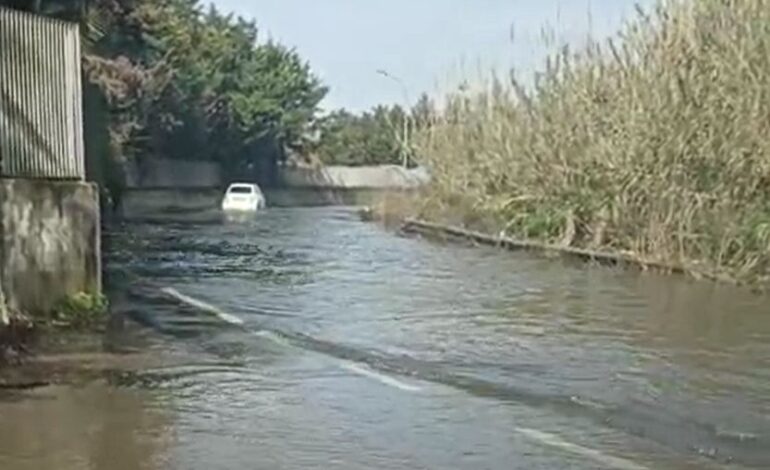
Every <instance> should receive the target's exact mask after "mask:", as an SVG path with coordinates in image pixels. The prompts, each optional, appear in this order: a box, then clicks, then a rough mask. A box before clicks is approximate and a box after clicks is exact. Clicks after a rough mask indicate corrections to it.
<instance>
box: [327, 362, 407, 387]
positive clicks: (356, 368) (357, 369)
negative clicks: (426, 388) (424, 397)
mask: <svg viewBox="0 0 770 470" xmlns="http://www.w3.org/2000/svg"><path fill="white" fill-rule="evenodd" d="M341 367H342V368H343V369H345V370H348V371H350V372H353V373H355V374H358V375H362V376H364V377H368V378H370V379H372V380H376V381H377V382H380V383H381V384H385V385H388V386H390V387H395V388H397V389H399V390H403V391H405V392H419V391H420V390H422V389H421V388H420V387H418V386H416V385H411V384H408V383H406V382H402V381H400V380H398V379H395V378H393V377H390V376H387V375H384V374H380V373H378V372H375V371H373V370H371V369H369V368H367V367H363V366H361V365H358V364H354V363H350V362H345V363H343V364H342V365H341Z"/></svg>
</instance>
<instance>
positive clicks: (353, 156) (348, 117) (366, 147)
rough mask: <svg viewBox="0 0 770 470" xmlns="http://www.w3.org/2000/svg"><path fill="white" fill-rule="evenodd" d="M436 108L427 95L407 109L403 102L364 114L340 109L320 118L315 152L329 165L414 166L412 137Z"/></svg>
mask: <svg viewBox="0 0 770 470" xmlns="http://www.w3.org/2000/svg"><path fill="white" fill-rule="evenodd" d="M433 107H434V105H433V102H432V101H431V100H430V98H429V97H428V96H427V95H425V94H423V95H422V96H421V97H420V99H419V100H418V101H417V103H416V104H415V105H414V106H413V107H412V108H411V109H407V110H405V109H404V108H403V107H401V106H399V105H394V106H376V107H374V108H373V109H372V110H370V111H365V112H361V113H352V112H350V111H348V110H345V109H340V110H336V111H334V112H332V113H329V114H328V115H326V116H324V117H323V118H321V119H320V125H319V139H318V141H317V144H316V145H315V146H314V147H313V148H312V154H313V155H314V156H315V157H317V159H318V160H319V161H320V162H321V163H323V164H326V165H349V166H361V165H384V164H391V165H403V164H404V163H406V164H407V165H408V166H414V164H415V159H414V148H413V146H412V139H413V137H414V134H415V133H416V132H417V131H418V130H419V129H421V128H423V127H424V126H425V125H426V124H427V123H428V122H430V121H429V119H430V116H431V115H432V113H433Z"/></svg>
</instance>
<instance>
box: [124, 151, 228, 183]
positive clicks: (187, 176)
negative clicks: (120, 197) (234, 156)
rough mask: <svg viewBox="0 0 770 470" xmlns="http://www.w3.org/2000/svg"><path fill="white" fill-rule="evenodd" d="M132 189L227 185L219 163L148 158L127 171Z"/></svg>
mask: <svg viewBox="0 0 770 470" xmlns="http://www.w3.org/2000/svg"><path fill="white" fill-rule="evenodd" d="M127 173H128V174H127V175H126V176H127V181H126V186H127V187H128V188H129V189H139V188H148V189H160V188H168V189H180V188H219V187H221V186H222V185H223V179H222V169H221V168H220V166H219V164H217V163H215V162H206V161H186V160H171V159H163V158H152V159H147V160H146V161H145V162H143V163H142V165H141V166H136V165H133V166H131V167H130V168H129V169H128V171H127Z"/></svg>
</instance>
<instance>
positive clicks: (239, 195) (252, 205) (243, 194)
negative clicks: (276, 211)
mask: <svg viewBox="0 0 770 470" xmlns="http://www.w3.org/2000/svg"><path fill="white" fill-rule="evenodd" d="M265 206H266V203H265V195H264V194H262V190H261V189H259V186H257V185H256V184H254V183H233V184H231V185H230V186H229V187H228V188H227V191H225V196H224V198H223V199H222V211H224V212H257V211H259V210H260V209H264V208H265Z"/></svg>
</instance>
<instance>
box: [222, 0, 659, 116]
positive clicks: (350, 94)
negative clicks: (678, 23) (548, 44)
mask: <svg viewBox="0 0 770 470" xmlns="http://www.w3.org/2000/svg"><path fill="white" fill-rule="evenodd" d="M213 3H214V4H215V5H217V6H218V7H219V8H220V9H221V10H224V11H230V12H233V13H236V14H238V15H241V16H244V17H247V18H253V19H255V20H256V21H257V23H258V25H259V27H260V34H261V38H262V39H267V38H268V37H271V38H273V39H276V40H278V41H280V42H281V43H283V44H286V45H288V46H291V47H295V48H296V49H297V51H298V52H299V53H300V54H301V55H302V56H303V57H304V58H305V59H307V60H308V61H309V62H310V64H311V66H312V67H313V69H314V70H315V71H316V73H317V74H318V75H319V76H320V77H321V78H322V80H323V81H324V83H325V84H327V85H328V86H330V87H331V91H330V93H329V96H328V98H327V99H326V102H325V103H324V107H326V108H335V107H342V106H344V107H347V108H350V109H353V110H361V109H364V108H368V107H370V106H373V105H375V104H378V103H393V102H401V103H403V102H404V101H405V100H407V99H408V100H410V101H414V100H415V99H416V97H417V96H419V94H420V93H421V92H423V91H427V92H428V93H429V94H434V93H436V92H437V91H440V90H444V89H447V88H448V87H450V86H452V85H455V84H457V83H459V82H460V80H462V79H470V80H471V81H473V80H475V79H477V78H479V77H480V76H481V75H483V72H485V71H489V70H492V69H495V70H503V71H504V70H508V69H510V68H511V67H515V68H516V69H517V70H519V71H520V73H524V74H527V73H531V71H532V70H533V68H534V67H535V66H537V65H539V64H540V63H541V62H542V59H543V57H544V54H545V51H546V50H548V49H546V48H545V47H544V46H543V41H542V39H541V38H542V36H541V32H542V30H543V27H547V28H548V29H549V30H550V31H552V32H555V33H556V34H557V38H558V40H559V42H565V41H566V42H570V43H572V44H576V43H580V42H581V41H585V38H586V37H587V35H588V33H589V31H590V32H591V34H592V35H593V36H594V37H606V36H608V35H610V34H612V33H614V32H616V31H617V30H618V29H619V28H620V27H621V25H622V23H623V21H624V19H627V18H630V17H631V16H632V15H633V13H634V4H636V3H640V4H642V5H651V4H652V3H653V0H213ZM377 70H384V71H386V72H387V73H389V74H390V75H391V76H393V77H397V78H398V80H400V82H401V83H402V84H403V85H401V84H399V83H398V81H396V80H392V79H388V78H386V77H384V76H382V75H379V74H378V73H377Z"/></svg>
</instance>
